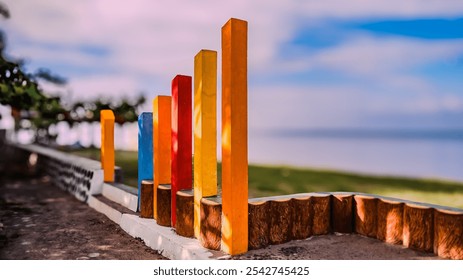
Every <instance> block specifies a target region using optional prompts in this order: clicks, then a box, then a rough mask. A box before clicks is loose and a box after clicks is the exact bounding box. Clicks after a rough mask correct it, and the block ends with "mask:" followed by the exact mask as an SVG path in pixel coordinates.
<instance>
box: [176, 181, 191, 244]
mask: <svg viewBox="0 0 463 280" xmlns="http://www.w3.org/2000/svg"><path fill="white" fill-rule="evenodd" d="M193 200H194V196H193V190H189V191H178V192H177V207H176V211H177V223H175V231H176V232H177V234H178V235H181V236H185V237H194V205H193V204H194V203H193Z"/></svg>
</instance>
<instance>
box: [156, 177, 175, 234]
mask: <svg viewBox="0 0 463 280" xmlns="http://www.w3.org/2000/svg"><path fill="white" fill-rule="evenodd" d="M170 197H171V190H170V185H159V186H158V188H157V200H158V201H157V213H158V217H157V219H156V222H157V223H158V225H160V226H165V227H170V226H171V213H170V211H171V207H170V202H171V198H170Z"/></svg>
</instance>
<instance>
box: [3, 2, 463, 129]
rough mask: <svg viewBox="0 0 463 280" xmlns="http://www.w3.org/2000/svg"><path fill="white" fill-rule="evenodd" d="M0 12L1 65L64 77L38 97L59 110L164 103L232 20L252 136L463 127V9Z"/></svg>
mask: <svg viewBox="0 0 463 280" xmlns="http://www.w3.org/2000/svg"><path fill="white" fill-rule="evenodd" d="M3 2H5V3H6V4H7V6H8V7H9V8H10V10H11V14H12V18H11V20H9V21H2V22H1V23H0V24H1V25H2V29H4V30H5V31H6V33H7V36H8V50H7V52H8V54H10V55H11V56H13V57H21V58H26V60H27V62H28V64H27V67H28V69H30V70H31V71H34V70H35V69H36V68H40V67H46V68H49V69H51V70H52V71H54V72H56V73H60V74H61V75H63V76H66V77H67V78H68V79H69V81H70V83H69V85H68V86H66V87H65V88H53V87H52V86H51V85H45V86H44V87H45V88H46V89H47V90H48V91H50V92H57V91H61V92H64V97H65V98H69V99H76V98H77V97H78V98H90V97H93V96H100V95H104V96H114V97H116V96H124V95H125V96H130V95H135V94H136V93H138V92H140V91H143V92H146V93H147V94H148V96H149V97H154V96H155V95H156V94H168V93H169V91H170V89H169V87H170V81H171V79H172V78H173V77H174V76H175V75H176V74H178V73H181V74H187V75H192V72H193V57H194V55H195V54H196V53H197V52H198V51H199V50H200V49H202V48H205V49H215V50H218V51H219V55H220V28H221V26H222V25H223V24H224V23H225V22H226V21H227V20H228V19H229V18H230V17H238V18H241V19H245V20H247V21H248V22H249V124H250V128H251V129H255V130H259V129H264V130H265V129H278V128H288V127H289V128H296V129H297V128H318V127H333V128H338V127H355V128H408V127H413V128H462V127H463V1H457V0H455V1H454V0H447V1H440V0H427V1H424V2H425V3H423V1H421V0H408V1H398V0H375V1H360V0H351V1H344V0H327V1H310V0H307V1H297V0H294V1H263V0H262V1H232V2H233V3H229V2H230V1H229V2H222V1H212V0H208V1H199V2H197V3H190V2H191V1H186V0H185V1H149V0H134V1H131V4H130V5H128V4H127V5H123V4H115V2H114V1H110V0H95V1H90V0H83V1H59V0H43V1H27V0H3ZM39 2H40V3H39ZM118 3H119V2H118ZM219 69H220V65H219ZM219 72H220V71H219ZM218 92H219V93H220V79H219V89H218ZM146 109H147V110H149V109H150V108H149V106H147V108H146Z"/></svg>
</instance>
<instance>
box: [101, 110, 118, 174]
mask: <svg viewBox="0 0 463 280" xmlns="http://www.w3.org/2000/svg"><path fill="white" fill-rule="evenodd" d="M100 125H101V168H103V173H104V181H105V182H114V165H115V159H114V113H113V111H111V110H101V112H100Z"/></svg>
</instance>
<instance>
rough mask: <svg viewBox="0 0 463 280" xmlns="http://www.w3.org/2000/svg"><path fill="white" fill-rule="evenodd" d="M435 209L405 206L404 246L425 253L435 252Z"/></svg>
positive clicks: (413, 205)
mask: <svg viewBox="0 0 463 280" xmlns="http://www.w3.org/2000/svg"><path fill="white" fill-rule="evenodd" d="M433 217H434V211H433V208H430V207H425V206H420V205H415V204H405V206H404V220H403V245H404V246H405V247H408V248H412V249H417V250H421V251H425V252H432V251H433V245H434V244H433V242H434V221H433Z"/></svg>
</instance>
